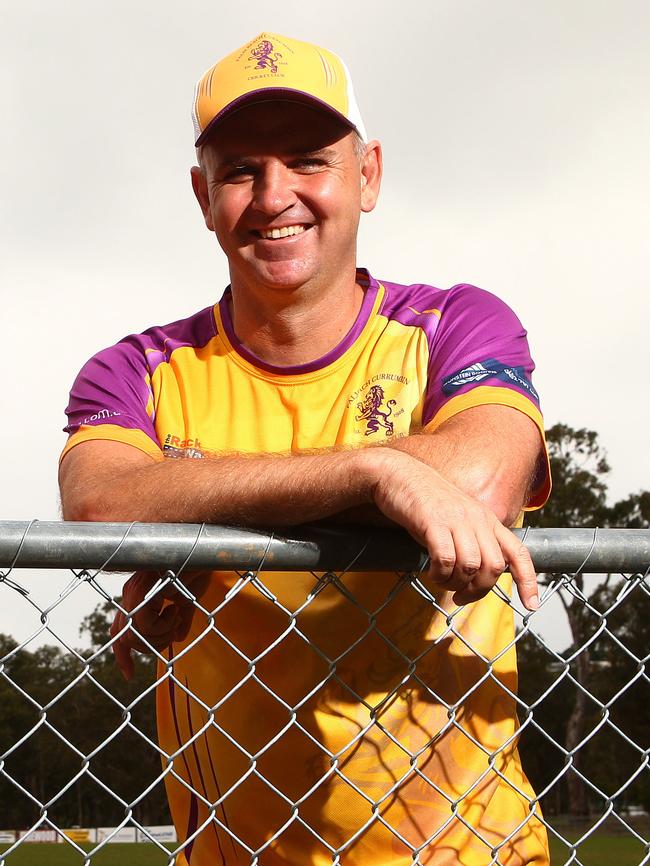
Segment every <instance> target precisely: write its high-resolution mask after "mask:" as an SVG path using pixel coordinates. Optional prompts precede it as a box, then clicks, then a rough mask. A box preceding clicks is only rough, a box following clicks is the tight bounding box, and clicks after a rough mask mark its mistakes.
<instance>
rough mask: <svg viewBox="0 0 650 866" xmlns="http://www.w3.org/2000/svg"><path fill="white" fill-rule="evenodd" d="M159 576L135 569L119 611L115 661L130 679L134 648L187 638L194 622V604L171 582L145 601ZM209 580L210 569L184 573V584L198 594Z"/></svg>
mask: <svg viewBox="0 0 650 866" xmlns="http://www.w3.org/2000/svg"><path fill="white" fill-rule="evenodd" d="M159 579H160V576H159V575H158V574H156V573H155V572H145V571H139V572H135V574H133V575H132V576H131V577H130V578H129V579H128V580H127V582H126V583H125V584H124V587H123V590H122V607H123V609H124V612H122V611H121V610H120V611H118V612H117V614H116V616H115V619H114V620H113V623H112V625H111V628H110V634H111V637H113V638H115V637H116V636H118V635H119V637H117V639H116V640H114V641H113V644H112V648H113V653H114V655H115V661H116V663H117V665H118V667H119V668H120V670H121V671H122V673H123V675H124V677H125V679H127V680H129V679H131V677H132V676H133V673H134V663H133V650H136V651H137V652H140V653H151V652H152V651H154V650H162V649H164V648H165V647H167V646H169V644H170V643H172V642H173V641H178V640H183V639H184V638H186V637H187V635H188V633H189V631H190V628H191V625H192V619H193V616H194V604H193V602H192V600H191V598H188V597H187V596H186V595H185V594H184V593H182V592H181V591H179V590H178V588H177V587H176V586H174V585H173V584H171V583H168V584H166V585H163V586H161V587H160V589H159V591H157V592H155V593H154V594H153V595H152V596H151V597H150V598H147V600H146V602H145V598H146V597H147V594H148V593H149V592H150V590H151V589H152V587H153V586H154V585H155V583H156V581H158V580H159ZM209 580H210V573H209V572H197V573H195V574H188V575H184V576H183V585H184V586H185V587H186V588H187V589H188V590H189V592H190V593H191V594H192V595H193V596H194V597H198V596H199V595H201V594H202V593H203V592H204V591H205V588H206V586H207V584H208V582H209ZM170 599H173V600H172V601H170ZM125 627H126V628H125ZM152 648H153V649H152Z"/></svg>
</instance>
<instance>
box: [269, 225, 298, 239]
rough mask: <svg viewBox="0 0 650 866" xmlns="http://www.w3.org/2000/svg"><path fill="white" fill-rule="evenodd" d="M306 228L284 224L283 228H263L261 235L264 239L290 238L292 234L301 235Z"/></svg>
mask: <svg viewBox="0 0 650 866" xmlns="http://www.w3.org/2000/svg"><path fill="white" fill-rule="evenodd" d="M304 230H305V227H304V226H283V227H282V228H281V229H261V230H260V235H261V236H262V237H263V238H264V240H271V239H274V240H275V239H276V238H288V237H290V236H291V235H299V234H301V233H302V232H304Z"/></svg>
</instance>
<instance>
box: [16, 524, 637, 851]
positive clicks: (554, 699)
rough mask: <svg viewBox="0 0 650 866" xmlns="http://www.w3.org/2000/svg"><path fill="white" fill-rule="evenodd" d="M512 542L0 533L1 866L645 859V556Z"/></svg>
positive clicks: (143, 530)
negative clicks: (457, 592)
mask: <svg viewBox="0 0 650 866" xmlns="http://www.w3.org/2000/svg"><path fill="white" fill-rule="evenodd" d="M521 535H522V537H523V538H524V543H525V544H526V545H527V546H528V547H529V549H530V550H531V554H532V556H533V561H534V563H535V566H536V569H537V571H538V572H539V573H540V582H541V584H542V588H541V607H540V610H539V611H537V612H535V613H532V614H531V613H530V612H527V611H526V610H525V609H523V608H522V607H521V605H520V604H519V601H518V599H517V596H516V593H514V595H513V594H512V593H511V586H510V579H509V577H508V576H507V575H505V576H503V577H502V578H501V579H500V581H499V583H498V584H497V586H496V587H495V588H494V589H493V590H492V591H491V592H490V593H489V594H488V596H486V597H485V599H482V600H481V601H480V602H477V603H475V604H473V605H467V606H465V607H457V606H456V605H454V603H453V601H452V598H451V593H445V592H441V591H440V590H439V589H438V588H436V587H435V586H432V585H429V584H428V582H427V580H426V578H425V576H424V566H425V559H424V555H423V553H422V551H421V550H419V549H418V548H417V547H416V546H415V545H414V543H413V542H412V541H411V540H410V539H408V537H406V536H404V535H402V534H401V533H398V532H392V531H381V532H380V531H377V530H367V531H366V530H359V529H357V530H354V531H352V530H346V531H342V530H340V529H334V528H325V527H318V528H310V529H307V530H305V531H304V532H302V533H301V534H294V535H292V536H291V537H286V536H280V535H278V534H277V533H273V532H257V531H250V530H239V529H233V528H224V527H207V526H204V527H198V526H188V525H185V526H183V525H145V524H134V525H132V526H126V525H121V524H73V523H68V524H62V523H38V522H34V523H30V524H27V523H17V522H12V523H9V522H6V523H2V522H0V569H1V571H0V610H3V611H5V612H8V611H10V614H7V618H6V620H4V617H3V625H2V632H4V634H0V866H2V864H4V863H7V864H15V866H20V864H23V863H38V864H39V866H41V864H42V866H47V864H48V863H50V862H51V863H55V862H56V863H63V862H66V863H67V862H70V863H93V864H105V866H107V864H111V863H115V864H117V863H129V864H131V863H133V864H139V863H160V864H165V863H167V864H171V863H174V862H175V863H176V864H178V866H185V864H186V863H189V864H190V866H208V864H209V866H212V864H221V863H224V864H228V866H231V864H262V866H267V864H268V866H275V864H289V863H290V864H299V863H309V864H312V863H313V864H326V863H329V864H343V866H348V864H349V866H352V864H355V866H356V864H358V863H364V864H368V863H372V864H382V866H383V864H388V863H390V864H407V863H421V864H434V866H443V864H469V866H487V864H501V866H514V864H519V863H522V864H523V863H535V864H538V866H540V864H543V863H545V862H547V854H546V851H547V849H548V846H549V845H550V850H551V852H552V862H553V863H554V864H556V863H557V864H561V863H567V864H568V863H585V864H589V863H611V864H616V866H625V864H637V863H638V864H640V863H646V862H650V853H649V843H648V840H649V839H650V819H649V818H648V815H647V812H646V810H647V809H649V808H650V776H649V774H648V760H649V759H648V731H649V730H650V727H649V721H650V718H649V717H650V701H648V697H649V693H648V685H649V681H648V675H647V672H646V668H645V663H646V660H647V657H648V653H647V648H648V636H649V634H650V591H649V590H650V585H649V583H648V565H649V564H650V532H648V531H645V530H530V531H524V530H522V531H521ZM131 571H136V576H135V577H133V578H130V580H129V583H128V585H127V586H128V589H127V590H126V591H125V594H124V597H123V598H122V584H123V583H124V581H125V580H126V579H127V575H124V574H122V575H116V574H114V572H131ZM549 609H552V610H553V615H552V616H551V617H550V618H549V617H548V616H547V615H546V614H545V611H548V610H549ZM545 616H546V618H544V617H545ZM541 623H544V626H543V628H542V627H541ZM72 626H74V627H72ZM79 626H81V630H82V631H81V635H79V634H78V632H77V629H78V627H79ZM554 630H557V634H556V633H555V631H554ZM170 635H173V640H172V638H171V637H170ZM133 641H136V642H139V646H140V648H141V649H142V648H145V649H147V650H148V654H136V656H135V658H134V660H133V668H132V670H131V669H130V664H131V662H130V661H129V651H128V646H129V643H130V642H133ZM115 650H117V652H115ZM115 657H117V658H118V661H119V662H120V665H121V667H122V669H123V671H126V673H127V674H130V679H128V680H127V679H125V678H124V676H123V675H122V673H121V672H120V670H119V669H118V666H117V665H116V663H115ZM516 657H517V659H518V661H517V659H516ZM517 666H518V670H517ZM522 768H523V769H522ZM170 809H171V815H170ZM173 825H175V829H174V826H173ZM35 841H39V842H41V843H48V842H49V843H52V844H53V843H57V851H56V852H54V853H56V855H57V859H48V858H49V857H50V856H51V855H52V852H50V849H49V848H47V845H46V844H41V845H40V846H38V848H37V847H36V846H33V845H32V844H31V843H33V842H35ZM116 842H123V843H126V842H130V843H136V844H137V843H138V842H139V843H142V844H140V845H139V846H138V847H137V848H133V847H129V848H126V847H124V846H123V845H116V844H113V843H116ZM61 843H64V846H66V847H65V849H62V846H61ZM33 851H38V856H36V855H35V854H32V853H31V852H33ZM62 851H63V853H64V854H65V855H67V856H68V857H69V859H68V860H66V859H61V853H62ZM136 851H137V852H138V853H137V854H136V853H134V852H136ZM26 852H27V853H26ZM52 856H53V855H52ZM598 858H600V859H598Z"/></svg>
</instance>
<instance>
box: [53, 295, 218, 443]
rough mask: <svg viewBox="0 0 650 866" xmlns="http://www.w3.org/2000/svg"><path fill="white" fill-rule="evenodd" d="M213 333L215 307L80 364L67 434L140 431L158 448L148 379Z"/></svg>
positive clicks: (152, 330)
mask: <svg viewBox="0 0 650 866" xmlns="http://www.w3.org/2000/svg"><path fill="white" fill-rule="evenodd" d="M215 334H216V326H215V323H214V315H213V308H212V307H207V308H206V309H204V310H201V311H200V312H199V313H196V314H195V315H194V316H191V317H190V318H188V319H182V320H180V321H177V322H172V323H171V324H169V325H163V326H162V327H154V328H149V329H148V330H147V331H145V332H144V333H142V334H131V335H130V336H128V337H125V338H124V339H122V340H120V342H119V343H116V344H115V345H114V346H111V347H110V348H108V349H103V350H102V351H101V352H98V353H97V354H96V355H95V356H94V357H92V358H91V359H90V360H89V361H87V362H86V364H84V366H83V367H82V369H81V371H80V373H79V375H78V376H77V378H76V380H75V382H74V385H73V386H72V390H71V391H70V402H69V404H68V407H67V409H66V414H67V416H68V424H67V426H66V427H64V430H65V431H66V432H67V433H74V432H75V431H76V430H78V429H79V427H80V426H82V425H84V426H99V425H101V424H115V425H117V426H118V427H124V428H126V429H131V430H142V431H143V432H144V433H146V434H147V436H149V438H150V439H151V440H152V441H153V442H154V443H155V444H156V445H158V444H159V443H158V439H157V437H156V432H155V428H154V424H153V418H152V417H150V416H149V414H148V413H147V406H148V404H149V402H150V400H151V399H152V398H153V394H152V390H151V376H152V375H153V373H154V371H155V369H156V368H157V367H158V366H159V364H161V363H163V362H168V361H169V359H170V357H171V355H172V353H173V352H174V351H175V350H176V349H178V348H180V347H183V346H195V347H197V348H199V347H201V346H204V345H205V344H206V343H208V342H209V341H210V340H211V339H212V337H214V335H215Z"/></svg>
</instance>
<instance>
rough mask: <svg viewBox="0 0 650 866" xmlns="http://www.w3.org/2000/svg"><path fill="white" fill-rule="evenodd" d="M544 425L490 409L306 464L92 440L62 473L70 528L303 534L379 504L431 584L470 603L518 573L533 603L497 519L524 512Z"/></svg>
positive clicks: (527, 569)
mask: <svg viewBox="0 0 650 866" xmlns="http://www.w3.org/2000/svg"><path fill="white" fill-rule="evenodd" d="M540 444H541V443H540V436H539V432H538V431H537V429H536V427H535V425H534V424H533V422H532V421H531V420H530V419H529V418H527V417H526V416H525V415H524V414H523V413H521V412H518V411H517V410H515V409H511V408H510V407H503V406H481V407H475V408H474V409H468V410H465V411H464V412H462V413H460V414H459V415H458V416H455V417H454V418H452V419H450V420H449V421H447V422H446V423H445V424H443V425H442V426H441V427H440V428H439V429H438V430H437V431H436V432H434V433H431V434H422V435H418V436H410V437H405V438H403V439H399V440H395V442H394V443H391V446H392V447H388V448H384V447H367V448H360V449H351V450H346V451H330V452H325V453H318V454H308V455H295V456H287V457H284V456H271V455H269V456H253V457H248V456H241V455H235V456H219V457H215V458H209V459H204V460H178V459H176V460H164V461H162V462H156V461H154V460H153V459H152V458H150V457H148V456H147V455H145V454H144V453H143V452H140V451H139V450H138V449H135V448H133V447H131V446H128V445H124V444H122V443H117V442H107V441H103V440H93V441H89V442H84V443H81V444H79V445H77V446H76V447H75V448H73V449H72V450H71V451H70V452H69V453H68V454H67V455H66V457H65V458H64V460H63V461H62V464H61V471H60V484H61V496H62V503H63V513H64V517H65V518H66V519H68V520H119V521H131V520H138V521H167V522H168V521H179V522H203V521H205V522H214V523H236V524H244V525H246V524H247V525H255V524H258V525H259V524H276V525H277V524H282V525H292V524H298V523H305V522H308V521H312V520H318V519H322V518H326V517H329V516H331V515H334V514H337V513H339V512H342V511H344V510H346V509H349V508H353V507H358V506H363V505H366V506H367V505H374V506H376V507H377V508H378V509H379V511H380V512H381V513H382V514H384V515H385V516H386V517H388V518H389V519H390V520H393V521H394V522H396V523H398V524H399V525H401V526H403V527H404V528H405V529H407V531H408V532H410V534H411V535H412V536H413V537H414V538H415V539H416V540H417V541H419V542H420V543H421V544H422V545H423V546H425V547H426V548H427V550H428V552H429V556H430V557H431V568H430V571H429V577H430V578H431V579H432V580H433V581H435V582H436V583H438V584H440V585H441V586H442V587H443V588H444V589H449V590H454V591H455V592H456V596H455V599H456V600H457V601H459V602H461V603H464V602H467V601H472V600H475V599H476V598H480V597H481V596H482V595H484V594H485V593H486V592H487V591H488V590H489V589H490V588H491V586H493V585H494V582H495V581H496V579H497V577H498V575H499V574H500V573H501V572H502V571H503V569H504V567H505V563H506V562H508V563H510V566H511V570H512V573H513V576H514V578H515V580H516V581H517V584H518V588H519V592H520V595H521V597H522V600H523V602H524V604H526V605H527V606H529V607H531V606H532V607H534V606H535V604H536V598H537V590H536V578H535V574H534V571H533V568H532V563H531V562H530V557H529V556H528V553H527V551H526V550H525V548H523V547H522V546H521V545H520V544H519V542H518V541H517V539H516V538H515V537H514V536H513V535H512V533H510V532H509V531H508V530H507V529H505V527H504V526H503V525H502V523H501V522H500V521H499V520H498V519H497V516H499V517H501V518H502V519H503V520H506V521H509V520H510V519H511V518H513V517H514V516H515V515H516V514H517V513H518V512H519V510H520V509H521V506H522V504H524V502H525V498H526V495H527V492H528V490H529V486H530V483H531V479H532V477H533V473H534V469H535V465H536V462H537V459H538V456H539V452H540Z"/></svg>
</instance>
